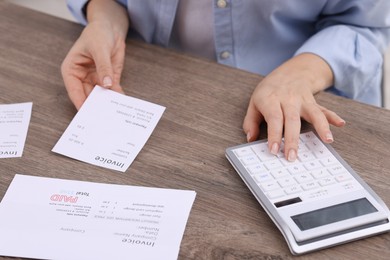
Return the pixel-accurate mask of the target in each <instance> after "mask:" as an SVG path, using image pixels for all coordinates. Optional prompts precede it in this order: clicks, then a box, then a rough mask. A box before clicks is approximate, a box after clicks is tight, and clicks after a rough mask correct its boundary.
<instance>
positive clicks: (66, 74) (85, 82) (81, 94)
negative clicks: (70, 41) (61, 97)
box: [61, 0, 129, 109]
mask: <svg viewBox="0 0 390 260" xmlns="http://www.w3.org/2000/svg"><path fill="white" fill-rule="evenodd" d="M87 14H88V21H89V23H88V25H87V26H86V27H85V29H84V30H83V32H82V33H81V35H80V37H79V39H78V40H77V41H76V42H75V44H74V45H73V47H72V48H71V49H70V51H69V53H68V54H67V56H66V57H65V59H64V61H63V63H62V66H61V72H62V77H63V79H64V83H65V87H66V89H67V91H68V95H69V98H70V99H71V101H72V102H73V104H74V105H75V106H76V108H77V109H80V107H81V105H82V104H83V103H84V101H85V100H86V98H87V96H88V95H89V93H91V91H92V89H93V87H94V86H95V85H96V84H98V85H101V86H102V87H106V88H110V89H112V90H115V91H118V92H122V93H123V90H122V88H121V86H120V77H121V74H122V69H123V64H124V57H125V47H126V44H125V40H126V35H127V30H128V27H129V22H128V17H127V13H126V11H125V10H124V8H123V7H122V6H120V5H119V4H117V3H116V2H115V1H106V0H103V1H99V0H98V1H96V0H95V1H91V2H90V3H89V5H88V11H87Z"/></svg>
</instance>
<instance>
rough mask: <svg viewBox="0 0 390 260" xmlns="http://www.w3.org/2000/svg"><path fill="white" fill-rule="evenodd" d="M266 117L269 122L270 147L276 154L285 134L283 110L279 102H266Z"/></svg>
mask: <svg viewBox="0 0 390 260" xmlns="http://www.w3.org/2000/svg"><path fill="white" fill-rule="evenodd" d="M265 107H267V108H266V109H265V110H264V119H265V121H266V122H267V135H268V149H269V151H270V152H271V153H272V154H274V155H276V154H277V153H278V152H279V149H280V146H281V142H282V135H283V121H284V115H283V110H282V108H281V106H280V104H279V102H270V103H267V104H265Z"/></svg>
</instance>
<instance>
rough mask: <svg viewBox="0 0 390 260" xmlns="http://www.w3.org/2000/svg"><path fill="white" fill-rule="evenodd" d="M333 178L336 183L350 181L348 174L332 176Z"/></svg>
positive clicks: (350, 177)
mask: <svg viewBox="0 0 390 260" xmlns="http://www.w3.org/2000/svg"><path fill="white" fill-rule="evenodd" d="M334 178H335V179H336V181H338V182H344V181H349V180H351V179H352V176H351V175H350V174H349V173H346V172H345V173H341V174H338V175H336V176H334Z"/></svg>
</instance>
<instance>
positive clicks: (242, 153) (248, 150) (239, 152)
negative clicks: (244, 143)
mask: <svg viewBox="0 0 390 260" xmlns="http://www.w3.org/2000/svg"><path fill="white" fill-rule="evenodd" d="M234 153H235V154H236V155H237V157H243V156H248V155H252V154H253V152H252V149H251V148H250V147H243V148H239V149H236V150H234Z"/></svg>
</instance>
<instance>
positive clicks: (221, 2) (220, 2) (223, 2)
mask: <svg viewBox="0 0 390 260" xmlns="http://www.w3.org/2000/svg"><path fill="white" fill-rule="evenodd" d="M217 6H218V7H219V8H225V7H226V6H227V2H226V0H218V1H217Z"/></svg>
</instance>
